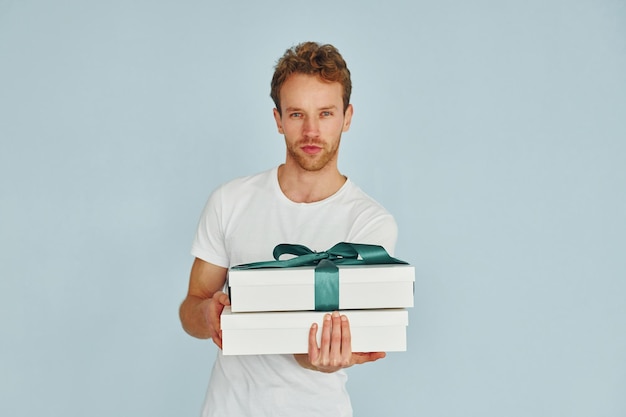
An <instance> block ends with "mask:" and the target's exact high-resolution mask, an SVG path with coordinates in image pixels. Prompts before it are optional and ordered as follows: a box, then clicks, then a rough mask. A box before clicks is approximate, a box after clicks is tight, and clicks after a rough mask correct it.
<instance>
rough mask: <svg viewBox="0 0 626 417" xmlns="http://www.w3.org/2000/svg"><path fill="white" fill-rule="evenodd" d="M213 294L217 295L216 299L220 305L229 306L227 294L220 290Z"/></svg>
mask: <svg viewBox="0 0 626 417" xmlns="http://www.w3.org/2000/svg"><path fill="white" fill-rule="evenodd" d="M215 294H216V295H218V297H217V300H218V302H219V303H220V304H221V305H223V306H229V305H230V298H229V297H228V294H226V293H225V292H222V291H218V292H217V293H215Z"/></svg>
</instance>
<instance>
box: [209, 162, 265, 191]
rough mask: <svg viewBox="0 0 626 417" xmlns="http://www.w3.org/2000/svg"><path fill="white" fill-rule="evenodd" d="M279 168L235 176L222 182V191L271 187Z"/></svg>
mask: <svg viewBox="0 0 626 417" xmlns="http://www.w3.org/2000/svg"><path fill="white" fill-rule="evenodd" d="M276 170H277V168H276V167H274V168H271V169H267V170H265V171H262V172H258V173H256V174H252V175H246V176H241V177H237V178H234V179H232V180H230V181H228V182H225V183H224V184H222V185H221V186H220V187H219V188H220V189H221V190H222V192H237V191H241V190H247V189H248V190H249V189H255V188H263V187H270V186H271V185H272V183H273V181H275V178H276Z"/></svg>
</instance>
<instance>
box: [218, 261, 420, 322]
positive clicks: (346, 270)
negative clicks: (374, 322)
mask: <svg viewBox="0 0 626 417" xmlns="http://www.w3.org/2000/svg"><path fill="white" fill-rule="evenodd" d="M338 268H339V309H341V310H351V309H380V308H406V307H413V284H414V281H415V268H414V267H413V266H411V265H403V264H391V265H387V264H385V265H358V266H342V265H338ZM228 285H229V291H230V302H231V308H232V311H233V312H236V313H238V312H250V311H300V310H315V268H314V267H312V266H311V267H297V268H263V269H242V270H239V269H231V270H229V271H228Z"/></svg>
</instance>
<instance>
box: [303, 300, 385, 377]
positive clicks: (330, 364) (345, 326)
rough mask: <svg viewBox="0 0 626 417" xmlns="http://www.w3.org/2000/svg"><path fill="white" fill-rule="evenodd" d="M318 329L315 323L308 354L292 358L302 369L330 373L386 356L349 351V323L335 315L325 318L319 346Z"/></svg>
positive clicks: (310, 332) (312, 327) (350, 339)
mask: <svg viewBox="0 0 626 417" xmlns="http://www.w3.org/2000/svg"><path fill="white" fill-rule="evenodd" d="M317 327H318V326H317V324H316V323H314V324H313V325H312V326H311V329H310V331H309V353H308V354H303V355H294V357H295V358H296V361H297V362H298V364H300V366H302V367H303V368H306V369H311V370H314V371H319V372H326V373H330V372H336V371H338V370H340V369H343V368H348V367H350V366H352V365H358V364H362V363H366V362H373V361H376V360H378V359H382V358H384V357H385V352H365V353H357V352H352V336H351V334H350V322H349V321H348V318H347V317H346V316H342V315H339V313H337V312H334V313H333V314H332V315H331V314H326V315H324V322H323V324H322V338H321V344H320V346H318V344H317V337H316V336H317Z"/></svg>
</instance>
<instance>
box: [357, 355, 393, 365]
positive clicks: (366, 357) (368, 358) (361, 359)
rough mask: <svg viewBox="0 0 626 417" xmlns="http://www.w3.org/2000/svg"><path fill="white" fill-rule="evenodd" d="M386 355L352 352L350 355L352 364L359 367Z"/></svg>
mask: <svg viewBox="0 0 626 417" xmlns="http://www.w3.org/2000/svg"><path fill="white" fill-rule="evenodd" d="M385 356H387V354H386V353H385V352H358V353H357V352H354V353H352V363H353V364H354V365H359V364H362V363H366V362H374V361H377V360H379V359H383V358H384V357H385Z"/></svg>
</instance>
